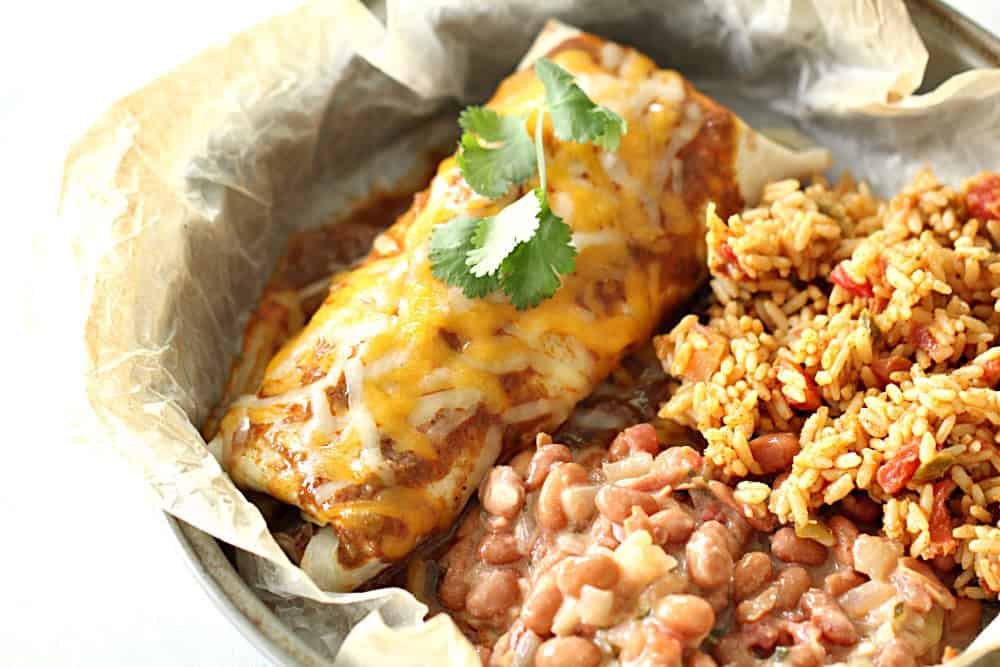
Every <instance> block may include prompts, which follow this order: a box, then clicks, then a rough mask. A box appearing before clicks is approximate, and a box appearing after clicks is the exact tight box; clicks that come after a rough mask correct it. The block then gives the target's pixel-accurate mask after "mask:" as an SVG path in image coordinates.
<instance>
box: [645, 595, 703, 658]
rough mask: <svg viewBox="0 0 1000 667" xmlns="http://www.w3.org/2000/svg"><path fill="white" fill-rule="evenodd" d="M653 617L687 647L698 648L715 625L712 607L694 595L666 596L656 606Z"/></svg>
mask: <svg viewBox="0 0 1000 667" xmlns="http://www.w3.org/2000/svg"><path fill="white" fill-rule="evenodd" d="M653 617H654V618H655V619H656V620H657V622H658V623H659V624H660V626H661V627H662V628H663V629H665V630H667V631H668V632H670V633H671V634H672V635H674V636H675V637H677V638H678V639H680V640H681V641H682V642H684V643H685V644H687V645H688V646H698V645H699V644H700V643H701V641H702V640H703V639H704V638H705V637H706V636H707V635H708V633H709V631H710V630H711V629H712V626H714V625H715V611H714V610H713V609H712V605H710V604H709V603H707V602H705V600H703V599H702V598H700V597H697V596H695V595H667V596H666V597H664V598H663V599H662V600H660V601H659V602H658V603H657V604H656V608H655V609H654V610H653Z"/></svg>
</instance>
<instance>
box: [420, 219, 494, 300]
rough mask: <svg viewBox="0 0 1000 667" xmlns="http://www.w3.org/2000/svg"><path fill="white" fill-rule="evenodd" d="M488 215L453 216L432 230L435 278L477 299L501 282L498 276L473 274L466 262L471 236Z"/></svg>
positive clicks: (470, 247)
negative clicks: (475, 216) (481, 216)
mask: <svg viewBox="0 0 1000 667" xmlns="http://www.w3.org/2000/svg"><path fill="white" fill-rule="evenodd" d="M484 219H488V218H482V219H481V218H455V219H453V220H449V221H448V222H445V223H442V224H440V225H435V227H434V230H433V231H432V232H431V252H430V260H431V273H433V274H434V277H435V278H437V279H438V280H440V281H442V282H444V283H446V284H448V285H452V286H454V287H459V288H461V289H462V293H463V294H465V296H466V297H468V298H470V299H478V298H481V297H484V296H486V295H487V294H489V293H490V292H494V291H496V289H497V288H498V287H499V286H500V284H499V280H498V279H497V276H496V275H495V274H494V275H487V276H476V275H475V274H473V273H472V271H471V270H470V268H469V265H468V263H467V259H466V258H467V257H468V254H469V251H470V250H472V249H473V248H474V247H475V246H474V244H473V236H474V235H475V234H476V230H477V229H478V228H479V226H480V225H481V224H482V223H483V220H484Z"/></svg>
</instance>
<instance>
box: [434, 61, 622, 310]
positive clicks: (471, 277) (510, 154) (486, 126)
mask: <svg viewBox="0 0 1000 667" xmlns="http://www.w3.org/2000/svg"><path fill="white" fill-rule="evenodd" d="M535 73H536V74H537V75H538V78H539V79H540V80H541V81H542V84H543V85H544V86H545V105H544V106H543V107H542V108H541V109H540V110H539V113H538V114H537V120H536V123H535V137H534V141H532V138H531V136H530V135H529V134H528V132H527V130H526V128H525V123H526V120H527V119H526V118H525V117H524V116H500V115H499V114H497V113H496V112H495V111H492V110H490V109H484V108H482V107H469V108H467V109H466V110H465V111H463V112H462V114H461V116H460V117H459V124H460V125H461V126H462V129H463V130H464V131H465V132H464V134H463V135H462V139H461V141H460V143H459V153H458V165H459V168H460V169H461V171H462V176H463V177H464V178H465V180H466V182H467V183H468V184H469V187H471V188H472V189H473V190H475V191H476V192H477V193H479V194H481V195H483V196H484V197H489V198H490V199H497V198H501V197H503V196H505V195H507V194H508V193H509V192H510V189H511V188H512V187H514V186H520V185H522V184H523V183H525V182H526V181H527V180H529V179H530V178H532V177H533V176H535V174H536V173H537V174H538V180H539V187H538V188H536V189H534V190H532V191H530V192H527V193H525V194H524V195H523V196H522V197H520V198H519V199H518V200H516V201H515V202H513V203H512V204H509V205H508V206H506V207H505V208H504V209H503V210H501V211H500V213H498V214H497V215H495V216H492V217H487V218H454V219H452V220H450V221H448V222H446V223H443V224H440V225H437V226H436V227H435V228H434V231H433V233H432V234H431V252H430V260H431V271H432V273H433V274H434V276H435V277H436V278H438V279H439V280H441V281H443V282H445V283H447V284H449V285H452V286H454V287H458V288H460V289H461V290H462V293H463V294H465V296H467V297H469V298H479V297H483V296H486V295H487V294H490V293H491V292H494V291H496V290H497V289H500V290H502V291H503V292H504V294H506V295H507V296H508V298H509V299H510V301H511V303H512V304H513V305H514V307H515V308H517V309H518V310H524V309H526V308H534V307H535V306H537V305H538V304H539V303H541V302H542V301H543V300H545V299H548V298H549V297H551V296H552V295H553V294H555V292H556V290H557V289H559V285H560V284H561V278H560V276H561V275H564V274H567V273H571V272H572V271H573V269H574V268H576V248H575V247H574V246H573V242H572V232H571V230H570V228H569V225H567V224H566V223H565V222H564V221H563V220H562V218H560V217H559V216H557V215H556V214H555V213H553V212H552V209H551V207H550V206H549V200H548V192H547V190H546V182H545V151H544V147H543V144H542V121H543V119H544V114H545V113H546V112H547V113H549V114H550V115H551V117H552V125H553V128H554V131H555V134H556V136H557V137H558V138H560V139H562V140H564V141H576V142H580V143H593V144H595V145H596V146H599V147H601V148H602V149H604V150H609V151H615V150H617V149H618V144H619V143H620V139H621V135H622V134H624V133H625V132H626V131H627V127H626V124H625V120H624V119H623V118H621V117H620V116H618V115H617V114H616V113H614V112H613V111H611V110H610V109H607V108H605V107H603V106H600V105H599V104H595V103H594V102H593V101H592V100H591V99H590V98H589V97H587V95H586V93H584V92H583V90H582V89H581V88H580V87H579V86H578V85H577V84H576V83H575V81H574V80H573V76H572V75H571V74H570V73H569V72H567V71H566V70H564V69H563V68H561V67H559V66H558V65H556V64H555V63H553V62H552V61H550V60H547V59H545V58H541V59H539V60H538V61H537V62H536V63H535Z"/></svg>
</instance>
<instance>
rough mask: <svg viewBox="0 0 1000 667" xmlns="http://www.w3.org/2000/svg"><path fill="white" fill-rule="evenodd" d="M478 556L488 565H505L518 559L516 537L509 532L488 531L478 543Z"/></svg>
mask: <svg viewBox="0 0 1000 667" xmlns="http://www.w3.org/2000/svg"><path fill="white" fill-rule="evenodd" d="M479 557H480V558H482V559H483V560H484V561H486V562H487V563H489V564H490V565H505V564H507V563H513V562H514V561H516V560H520V559H521V552H520V551H518V549H517V538H516V537H514V535H512V534H511V533H488V534H487V535H485V536H484V537H483V541H482V542H480V543H479Z"/></svg>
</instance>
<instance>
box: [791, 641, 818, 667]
mask: <svg viewBox="0 0 1000 667" xmlns="http://www.w3.org/2000/svg"><path fill="white" fill-rule="evenodd" d="M825 657H826V652H825V651H824V650H823V648H822V647H821V646H816V645H810V644H800V645H798V646H789V647H788V653H787V654H786V655H785V664H787V665H789V666H790V667H820V665H822V664H823V659H824V658H825Z"/></svg>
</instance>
